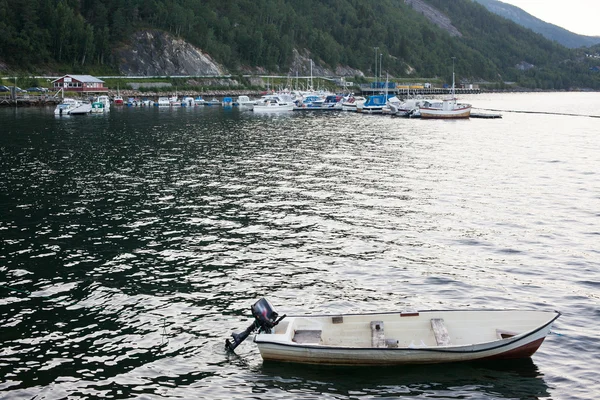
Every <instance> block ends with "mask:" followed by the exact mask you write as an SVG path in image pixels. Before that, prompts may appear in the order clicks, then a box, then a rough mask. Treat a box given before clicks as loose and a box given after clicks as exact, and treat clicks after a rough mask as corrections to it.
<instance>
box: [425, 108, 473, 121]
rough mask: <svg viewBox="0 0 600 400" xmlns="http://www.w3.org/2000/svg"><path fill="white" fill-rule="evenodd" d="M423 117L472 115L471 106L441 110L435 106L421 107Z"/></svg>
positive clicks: (452, 117) (459, 117)
mask: <svg viewBox="0 0 600 400" xmlns="http://www.w3.org/2000/svg"><path fill="white" fill-rule="evenodd" d="M420 113H421V118H423V119H461V118H469V117H470V116H471V107H465V108H460V109H455V110H440V109H434V108H423V107H421V108H420Z"/></svg>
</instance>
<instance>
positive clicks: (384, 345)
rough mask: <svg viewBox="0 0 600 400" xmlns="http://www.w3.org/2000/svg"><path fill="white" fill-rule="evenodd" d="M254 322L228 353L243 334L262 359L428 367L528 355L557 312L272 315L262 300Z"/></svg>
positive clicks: (254, 307) (254, 309) (230, 343)
mask: <svg viewBox="0 0 600 400" xmlns="http://www.w3.org/2000/svg"><path fill="white" fill-rule="evenodd" d="M250 309H251V312H252V315H253V317H254V322H253V324H252V325H251V326H249V327H248V328H247V329H246V330H245V331H244V332H242V333H240V334H236V333H234V334H232V340H229V339H228V340H226V347H227V348H228V349H229V350H231V351H233V350H235V348H236V347H237V346H238V345H239V344H240V343H241V342H242V341H243V340H244V339H246V338H247V337H248V336H249V335H250V333H252V332H254V331H258V333H257V334H256V335H255V337H254V342H255V343H256V344H257V346H258V349H259V351H260V354H261V356H262V358H263V359H264V360H273V361H287V362H297V363H308V364H334V365H400V364H435V363H452V362H465V361H478V360H501V359H518V358H528V357H531V356H532V355H533V354H534V353H535V352H536V350H537V349H538V348H539V347H540V345H541V344H542V342H543V341H544V339H545V338H546V336H547V335H548V333H549V332H550V328H551V327H552V324H553V323H554V321H556V319H557V318H558V317H559V316H560V313H559V312H558V311H535V310H531V311H529V310H454V311H416V312H386V313H367V314H343V315H301V316H286V315H283V316H281V317H280V316H279V314H278V313H277V312H276V311H275V310H274V309H273V306H272V305H271V304H270V303H269V301H268V300H267V299H264V298H263V299H260V300H259V301H257V302H256V303H255V304H254V305H252V306H251V308H250Z"/></svg>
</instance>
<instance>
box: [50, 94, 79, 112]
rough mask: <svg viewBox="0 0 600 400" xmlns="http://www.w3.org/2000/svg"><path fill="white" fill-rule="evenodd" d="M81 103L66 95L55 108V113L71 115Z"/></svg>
mask: <svg viewBox="0 0 600 400" xmlns="http://www.w3.org/2000/svg"><path fill="white" fill-rule="evenodd" d="M80 105H81V101H79V100H75V99H72V98H70V97H65V98H64V99H62V101H61V102H60V104H58V105H57V106H56V108H55V109H54V115H69V114H71V111H73V110H74V109H76V108H78V107H79V106H80Z"/></svg>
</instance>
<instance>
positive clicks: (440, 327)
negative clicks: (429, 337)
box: [431, 318, 450, 346]
mask: <svg viewBox="0 0 600 400" xmlns="http://www.w3.org/2000/svg"><path fill="white" fill-rule="evenodd" d="M431 329H433V334H434V335H435V341H436V342H437V345H438V346H448V345H449V344H450V335H449V334H448V330H447V329H446V325H444V320H443V319H442V318H432V319H431Z"/></svg>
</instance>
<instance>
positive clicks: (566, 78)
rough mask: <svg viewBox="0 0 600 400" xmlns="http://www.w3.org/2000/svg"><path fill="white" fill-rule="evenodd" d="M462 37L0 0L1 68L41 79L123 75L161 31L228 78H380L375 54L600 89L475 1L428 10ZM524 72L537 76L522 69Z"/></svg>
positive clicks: (342, 13) (338, 6) (259, 15)
mask: <svg viewBox="0 0 600 400" xmlns="http://www.w3.org/2000/svg"><path fill="white" fill-rule="evenodd" d="M427 2H428V4H429V5H431V6H433V7H436V8H438V9H439V10H441V11H442V12H444V13H445V14H446V15H447V16H448V17H449V18H450V19H451V21H452V24H453V25H454V26H456V27H457V28H458V30H459V31H460V32H461V34H462V36H461V37H457V36H451V35H450V34H448V32H446V31H444V30H443V29H441V28H439V27H438V26H436V25H434V24H432V23H431V22H430V21H428V20H427V18H426V17H425V16H424V15H422V14H420V13H419V12H417V11H415V10H413V9H412V8H411V7H410V5H407V4H405V1H404V0H379V1H377V2H372V1H364V0H236V1H222V0H104V1H98V0H93V1H92V0H59V1H55V0H0V64H1V63H2V62H3V63H4V64H6V65H7V66H8V67H9V69H12V70H15V69H19V70H21V71H28V72H32V73H33V72H36V73H43V72H47V71H61V72H71V73H76V72H79V73H91V72H98V71H102V72H106V73H109V72H114V71H117V70H118V69H117V65H116V63H117V62H118V60H117V59H116V58H115V57H114V55H113V54H114V49H116V48H120V47H123V46H127V45H128V42H129V41H130V40H131V39H130V38H131V37H132V33H133V32H135V31H137V30H139V29H146V28H156V29H162V30H164V31H167V32H170V33H172V34H174V35H177V36H180V37H182V38H183V39H185V40H186V41H188V42H189V43H191V44H192V45H194V46H197V47H199V48H200V49H202V51H204V52H205V53H208V54H210V56H212V58H213V59H215V60H216V61H218V62H220V63H221V64H222V65H224V66H225V67H226V68H228V69H229V70H230V71H233V72H235V71H240V70H242V69H246V70H247V69H252V68H256V67H261V68H264V69H265V70H267V71H270V72H273V73H279V74H288V73H290V72H291V71H290V65H291V62H292V54H293V50H294V49H298V50H302V51H303V50H307V51H309V52H310V56H311V58H312V59H313V60H314V62H315V63H316V64H319V65H326V66H329V67H331V68H332V69H335V66H337V65H347V66H349V67H352V68H355V69H360V70H362V71H363V72H364V73H365V74H367V75H372V74H373V72H374V68H375V60H374V57H375V52H374V48H375V47H378V52H381V53H383V57H382V61H383V70H384V71H385V72H387V73H390V74H391V75H393V76H396V77H407V76H415V77H418V76H420V77H435V76H440V77H442V78H443V79H449V77H450V76H449V75H450V68H449V65H451V63H452V61H451V58H452V57H456V63H457V64H456V70H457V73H458V75H459V76H460V77H463V78H468V79H472V80H488V81H492V82H501V81H516V82H520V83H521V84H523V85H524V86H528V87H542V88H556V89H561V88H569V87H591V88H600V76H599V74H594V73H592V72H590V70H589V67H590V65H588V64H587V60H586V58H585V57H583V56H582V53H581V52H577V51H573V50H569V49H567V48H565V47H562V46H560V45H558V44H555V43H553V42H551V41H548V40H546V39H544V38H543V37H542V36H541V35H538V34H535V33H533V32H532V31H529V30H527V29H525V28H523V27H520V26H518V25H516V24H514V23H512V22H510V21H508V20H506V19H504V18H501V17H498V16H496V15H494V14H492V13H490V12H488V11H487V10H486V9H485V8H484V7H483V6H481V5H479V4H477V3H474V2H472V1H470V0H454V1H447V0H427ZM521 62H525V63H527V64H531V65H533V66H534V68H532V69H530V70H528V71H521V70H519V69H518V68H516V65H517V64H519V63H521Z"/></svg>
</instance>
